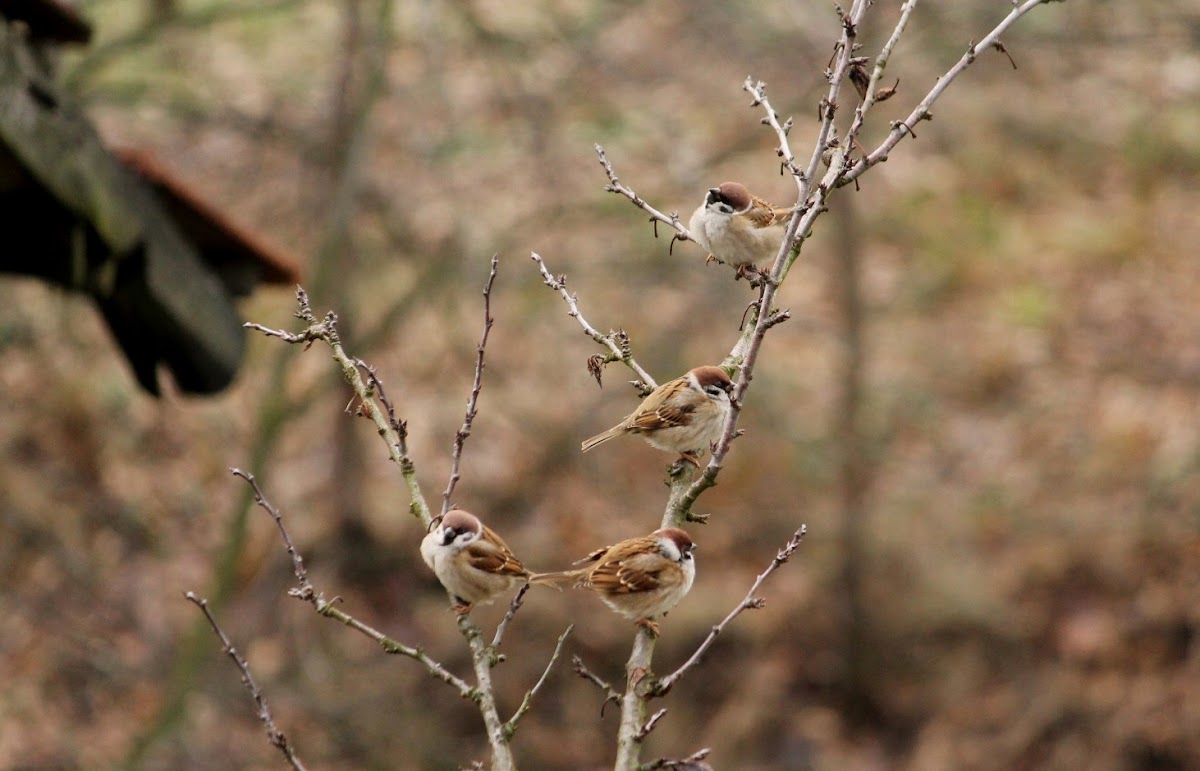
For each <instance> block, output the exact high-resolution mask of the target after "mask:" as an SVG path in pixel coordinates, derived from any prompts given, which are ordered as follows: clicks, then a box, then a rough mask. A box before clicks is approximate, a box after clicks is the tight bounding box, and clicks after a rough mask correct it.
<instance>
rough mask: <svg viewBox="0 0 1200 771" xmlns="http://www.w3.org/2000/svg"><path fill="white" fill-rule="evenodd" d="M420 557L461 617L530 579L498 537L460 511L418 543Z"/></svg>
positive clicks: (472, 516)
mask: <svg viewBox="0 0 1200 771" xmlns="http://www.w3.org/2000/svg"><path fill="white" fill-rule="evenodd" d="M421 557H422V558H424V560H425V564H426V565H428V566H429V567H430V568H431V569H432V570H433V572H434V575H436V576H437V578H438V581H440V582H441V583H442V586H444V587H446V591H448V592H450V594H451V595H452V596H453V597H454V601H455V605H454V612H455V613H458V614H459V615H460V616H462V615H466V614H467V613H469V612H470V611H471V606H472V605H475V604H476V603H478V604H487V603H489V602H491V601H492V600H494V599H495V598H496V596H497V595H500V594H503V593H504V592H506V591H508V590H509V589H511V588H512V587H513V586H514V585H515V584H517V583H520V582H524V581H528V580H529V578H530V575H531V574H530V572H529V571H528V570H526V569H525V566H524V565H522V564H521V561H520V560H519V559H517V558H516V557H515V556H513V553H512V551H511V550H510V549H509V548H508V545H507V544H505V543H504V541H503V540H502V539H501V538H500V536H498V535H496V533H495V532H493V531H492V529H491V528H489V527H487V526H486V525H484V524H483V523H482V522H480V521H479V517H476V516H475V515H474V514H471V513H469V512H466V511H463V510H461V509H455V510H454V511H451V512H449V513H447V514H446V516H445V517H443V518H442V521H441V522H440V523H438V524H437V526H436V527H434V528H433V529H432V530H430V531H429V534H428V535H426V536H425V539H424V540H422V541H421Z"/></svg>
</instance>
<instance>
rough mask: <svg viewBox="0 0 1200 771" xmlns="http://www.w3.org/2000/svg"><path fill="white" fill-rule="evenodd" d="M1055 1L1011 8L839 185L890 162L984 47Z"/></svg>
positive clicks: (1030, 1)
mask: <svg viewBox="0 0 1200 771" xmlns="http://www.w3.org/2000/svg"><path fill="white" fill-rule="evenodd" d="M1052 2H1058V0H1025V2H1023V3H1021V4H1020V5H1017V6H1015V7H1014V8H1013V9H1012V10H1011V11H1009V13H1008V15H1007V16H1005V17H1004V18H1003V19H1002V20H1001V21H1000V23H999V24H997V25H996V26H995V27H993V28H992V31H991V32H989V33H987V35H985V36H984V37H983V39H982V40H980V41H979V42H978V43H972V44H971V45H969V46H968V47H967V51H966V53H964V54H963V55H962V57H961V58H960V59H959V60H958V61H957V62H956V63H955V64H954V66H953V67H951V68H950V69H949V70H947V71H946V73H945V74H944V75H942V76H941V77H940V78H938V79H937V83H936V84H934V86H933V88H931V89H930V90H929V93H927V94H926V95H925V98H924V99H922V100H921V102H920V103H919V104H918V105H917V106H916V107H914V108H913V110H912V112H911V113H909V115H908V117H907V118H905V119H904V120H902V121H897V122H895V123H894V124H892V130H891V131H890V132H888V135H887V137H886V138H885V139H884V140H883V142H881V143H880V145H879V147H877V148H875V149H874V150H872V151H871V152H870V153H868V154H867V155H866V157H864V158H861V159H859V160H858V161H856V162H855V163H854V164H853V165H852V166H851V168H850V169H849V170H848V171H847V172H845V173H844V174H842V175H841V177H840V179H839V180H838V184H839V185H846V184H849V183H850V182H853V181H854V180H856V179H858V178H859V177H860V176H862V175H863V174H864V173H865V172H866V170H867V169H869V168H871V167H872V166H875V165H877V164H879V163H882V162H883V161H886V160H887V158H888V153H890V152H891V151H892V148H894V147H895V146H896V145H897V144H899V142H900V140H901V139H903V138H904V137H905V135H907V134H912V132H913V127H914V126H916V125H917V124H918V123H919V122H921V121H923V120H927V119H928V118H929V117H930V112H929V110H930V108H931V107H932V106H933V104H934V102H936V101H937V100H938V97H940V96H941V95H942V93H943V92H944V91H945V90H946V89H947V88H949V86H950V84H951V83H953V82H954V80H955V78H957V77H958V76H959V75H961V74H962V73H963V71H964V70H965V69H967V67H969V66H971V64H973V63H974V61H975V57H976V56H977V55H978V52H979V51H980V50H984V49H988V48H992V47H994V46H995V44H996V43H997V42H998V41H999V40H1000V36H1001V35H1003V34H1004V33H1005V32H1006V31H1007V30H1008V28H1009V27H1011V26H1012V25H1013V23H1015V22H1016V21H1017V19H1020V18H1021V17H1022V16H1024V15H1025V14H1027V13H1029V12H1030V11H1032V10H1033V9H1034V8H1036V7H1037V6H1039V5H1046V4H1049V3H1052Z"/></svg>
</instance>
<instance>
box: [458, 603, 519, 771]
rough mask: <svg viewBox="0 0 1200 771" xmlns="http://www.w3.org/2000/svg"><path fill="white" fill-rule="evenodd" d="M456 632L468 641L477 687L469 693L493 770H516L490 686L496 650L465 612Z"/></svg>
mask: <svg viewBox="0 0 1200 771" xmlns="http://www.w3.org/2000/svg"><path fill="white" fill-rule="evenodd" d="M458 631H459V632H461V633H462V636H463V637H465V638H466V640H467V647H469V648H470V649H471V666H472V668H473V669H474V670H475V682H476V684H477V687H476V688H475V690H474V691H473V692H472V695H471V696H472V701H474V702H475V704H476V706H478V707H479V714H480V715H482V716H483V726H484V728H485V729H486V730H487V735H488V743H489V744H490V745H491V747H492V769H493V771H515V769H516V761H515V760H514V759H513V756H512V748H511V747H510V746H509V743H508V740H509V734H508V733H507V732H506V730H505V729H506V725H505V723H503V722H502V721H501V720H500V711H499V709H498V708H497V707H496V690H495V688H494V687H493V686H492V667H494V666H495V665H496V664H497V663H498V662H499V659H498V658H497V657H496V653H495V651H494V650H493V649H492V648H491V647H489V646H488V645H487V644H486V643H485V642H484V641H483V633H482V632H481V631H480V630H479V627H478V626H476V625H475V623H474V622H472V621H471V619H470V618H468V617H467V616H466V615H465V614H464V615H461V616H459V617H458Z"/></svg>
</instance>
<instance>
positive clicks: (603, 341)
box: [530, 252, 658, 389]
mask: <svg viewBox="0 0 1200 771" xmlns="http://www.w3.org/2000/svg"><path fill="white" fill-rule="evenodd" d="M530 256H531V257H532V258H533V261H534V262H536V263H537V265H538V270H539V271H541V273H542V280H543V282H544V283H545V284H546V286H548V287H550V288H551V289H553V290H555V291H557V292H558V293H559V295H561V296H562V298H563V302H565V303H566V304H567V315H568V316H570V317H571V318H573V319H575V320H576V321H578V322H579V326H581V327H583V331H584V332H585V333H586V334H587V336H588V337H590V338H592V339H593V340H595V341H596V342H597V343H599V344H600V345H603V346H605V347H606V348H608V350H609V351H610V352H611V355H610V356H609V357H606V361H605V363H607V362H609V361H620V362H624V363H625V365H626V366H628V367H629V368H630V369H631V370H633V371H634V372H635V373H636V374H637V376H638V378H639V379H641V381H642V382H643V383H645V384H646V385H648V386H649V387H650V388H652V389H653V388H657V387H658V384H657V383H655V382H654V378H652V377H650V373H649V372H647V371H646V370H644V369H642V367H641V365H640V364H638V363H637V361H636V360H635V359H634V358H633V354H631V353H630V352H629V349H628V344H627V343H626V344H625V345H621V344H620V343H619V342H618V339H617V338H618V337H620V336H621V335H622V334H623V333H621V332H609V333H608V334H607V335H604V334H601V333H600V332H599V331H598V330H597V329H596V328H595V327H593V326H592V325H591V324H589V323H588V320H587V319H585V318H584V317H583V314H582V313H580V312H579V302H578V300H577V299H576V297H575V295H574V294H572V293H571V292H568V291H567V277H566V276H559V277H557V278H555V276H554V274H552V273H551V272H550V271H549V270H548V269H547V268H546V263H545V262H544V261H543V260H542V256H541V255H540V254H538V253H537V252H531V253H530Z"/></svg>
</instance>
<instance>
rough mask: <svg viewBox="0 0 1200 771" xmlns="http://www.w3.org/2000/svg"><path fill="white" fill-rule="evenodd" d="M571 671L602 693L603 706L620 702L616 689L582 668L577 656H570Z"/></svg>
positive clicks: (619, 695) (602, 710)
mask: <svg viewBox="0 0 1200 771" xmlns="http://www.w3.org/2000/svg"><path fill="white" fill-rule="evenodd" d="M571 669H572V671H574V672H575V674H577V675H579V676H580V677H582V678H583V679H584V680H587V681H589V682H590V683H592V685H594V686H596V687H597V688H599V689H600V690H602V691H604V695H605V697H606V698H605V699H604V704H608V703H609V702H610V701H614V702H620V701H621V694H619V693H617V691H616V689H615V688H613V687H612V686H611V685H609V684H608V681H607V680H605V679H603V678H602V677H600V675H597V674H596V673H595V672H593V671H592V670H590V669H588V668H587V667H586V666H584V663H583V659H581V658H579V657H578V656H572V657H571ZM600 714H601V715H603V714H604V705H601V706H600Z"/></svg>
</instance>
